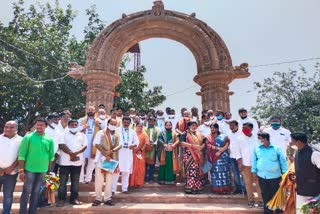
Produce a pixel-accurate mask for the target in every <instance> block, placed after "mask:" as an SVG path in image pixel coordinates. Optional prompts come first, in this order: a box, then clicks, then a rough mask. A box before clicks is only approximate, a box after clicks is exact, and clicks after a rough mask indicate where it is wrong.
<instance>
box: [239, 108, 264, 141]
mask: <svg viewBox="0 0 320 214" xmlns="http://www.w3.org/2000/svg"><path fill="white" fill-rule="evenodd" d="M238 112H239V116H240V120H239V121H238V122H239V129H240V130H241V129H242V125H243V124H244V123H252V124H253V129H252V134H253V135H254V136H257V134H258V132H259V126H258V122H257V120H256V119H254V118H252V117H249V116H248V111H247V109H245V108H241V109H239V111H238Z"/></svg>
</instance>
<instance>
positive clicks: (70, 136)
mask: <svg viewBox="0 0 320 214" xmlns="http://www.w3.org/2000/svg"><path fill="white" fill-rule="evenodd" d="M68 127H69V131H68V132H67V133H65V135H64V136H63V138H61V141H60V142H59V148H60V150H61V157H60V159H59V165H60V173H59V176H60V186H59V189H58V199H59V202H58V204H57V207H63V206H64V202H65V200H66V196H67V181H68V179H69V176H70V179H71V195H70V204H73V205H80V204H82V203H81V202H80V201H79V200H78V196H79V180H80V172H81V165H82V163H83V159H84V156H83V152H84V151H85V149H86V148H87V146H88V140H87V137H86V136H85V135H84V134H83V133H81V132H78V121H77V120H70V121H69V122H68Z"/></svg>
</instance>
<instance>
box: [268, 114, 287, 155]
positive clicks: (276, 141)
mask: <svg viewBox="0 0 320 214" xmlns="http://www.w3.org/2000/svg"><path fill="white" fill-rule="evenodd" d="M270 122H271V127H269V128H266V129H264V132H266V133H268V134H269V135H270V142H271V143H272V144H273V145H275V146H277V147H279V148H280V149H281V151H282V153H283V154H284V155H285V156H286V155H287V149H290V150H291V148H290V146H289V144H290V142H291V137H290V134H291V132H290V131H289V130H288V129H285V128H283V127H282V126H281V119H280V117H278V116H273V117H271V119H270ZM291 153H293V151H292V152H291Z"/></svg>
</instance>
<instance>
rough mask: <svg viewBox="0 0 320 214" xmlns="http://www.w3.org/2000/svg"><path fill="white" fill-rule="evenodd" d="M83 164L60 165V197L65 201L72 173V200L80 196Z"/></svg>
mask: <svg viewBox="0 0 320 214" xmlns="http://www.w3.org/2000/svg"><path fill="white" fill-rule="evenodd" d="M80 172H81V166H61V165H60V174H59V175H60V186H59V189H58V199H59V200H61V201H65V200H66V198H67V182H68V178H69V175H70V179H71V195H70V201H73V200H75V199H78V196H79V180H80Z"/></svg>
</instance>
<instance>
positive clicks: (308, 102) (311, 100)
mask: <svg viewBox="0 0 320 214" xmlns="http://www.w3.org/2000/svg"><path fill="white" fill-rule="evenodd" d="M255 89H257V90H258V98H257V105H256V106H254V107H253V108H252V111H253V113H254V114H256V115H257V116H258V118H259V119H261V120H264V121H268V119H269V118H270V117H271V116H272V115H278V116H280V117H281V118H282V121H283V124H284V126H286V127H288V128H289V129H290V130H291V131H304V132H306V133H307V134H308V135H309V136H310V137H316V136H319V134H320V69H319V64H317V65H316V66H315V69H314V71H306V70H305V68H304V67H301V69H300V70H290V71H289V72H275V73H274V74H273V76H272V77H270V78H266V79H265V80H264V81H263V83H259V82H256V83H255Z"/></svg>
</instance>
